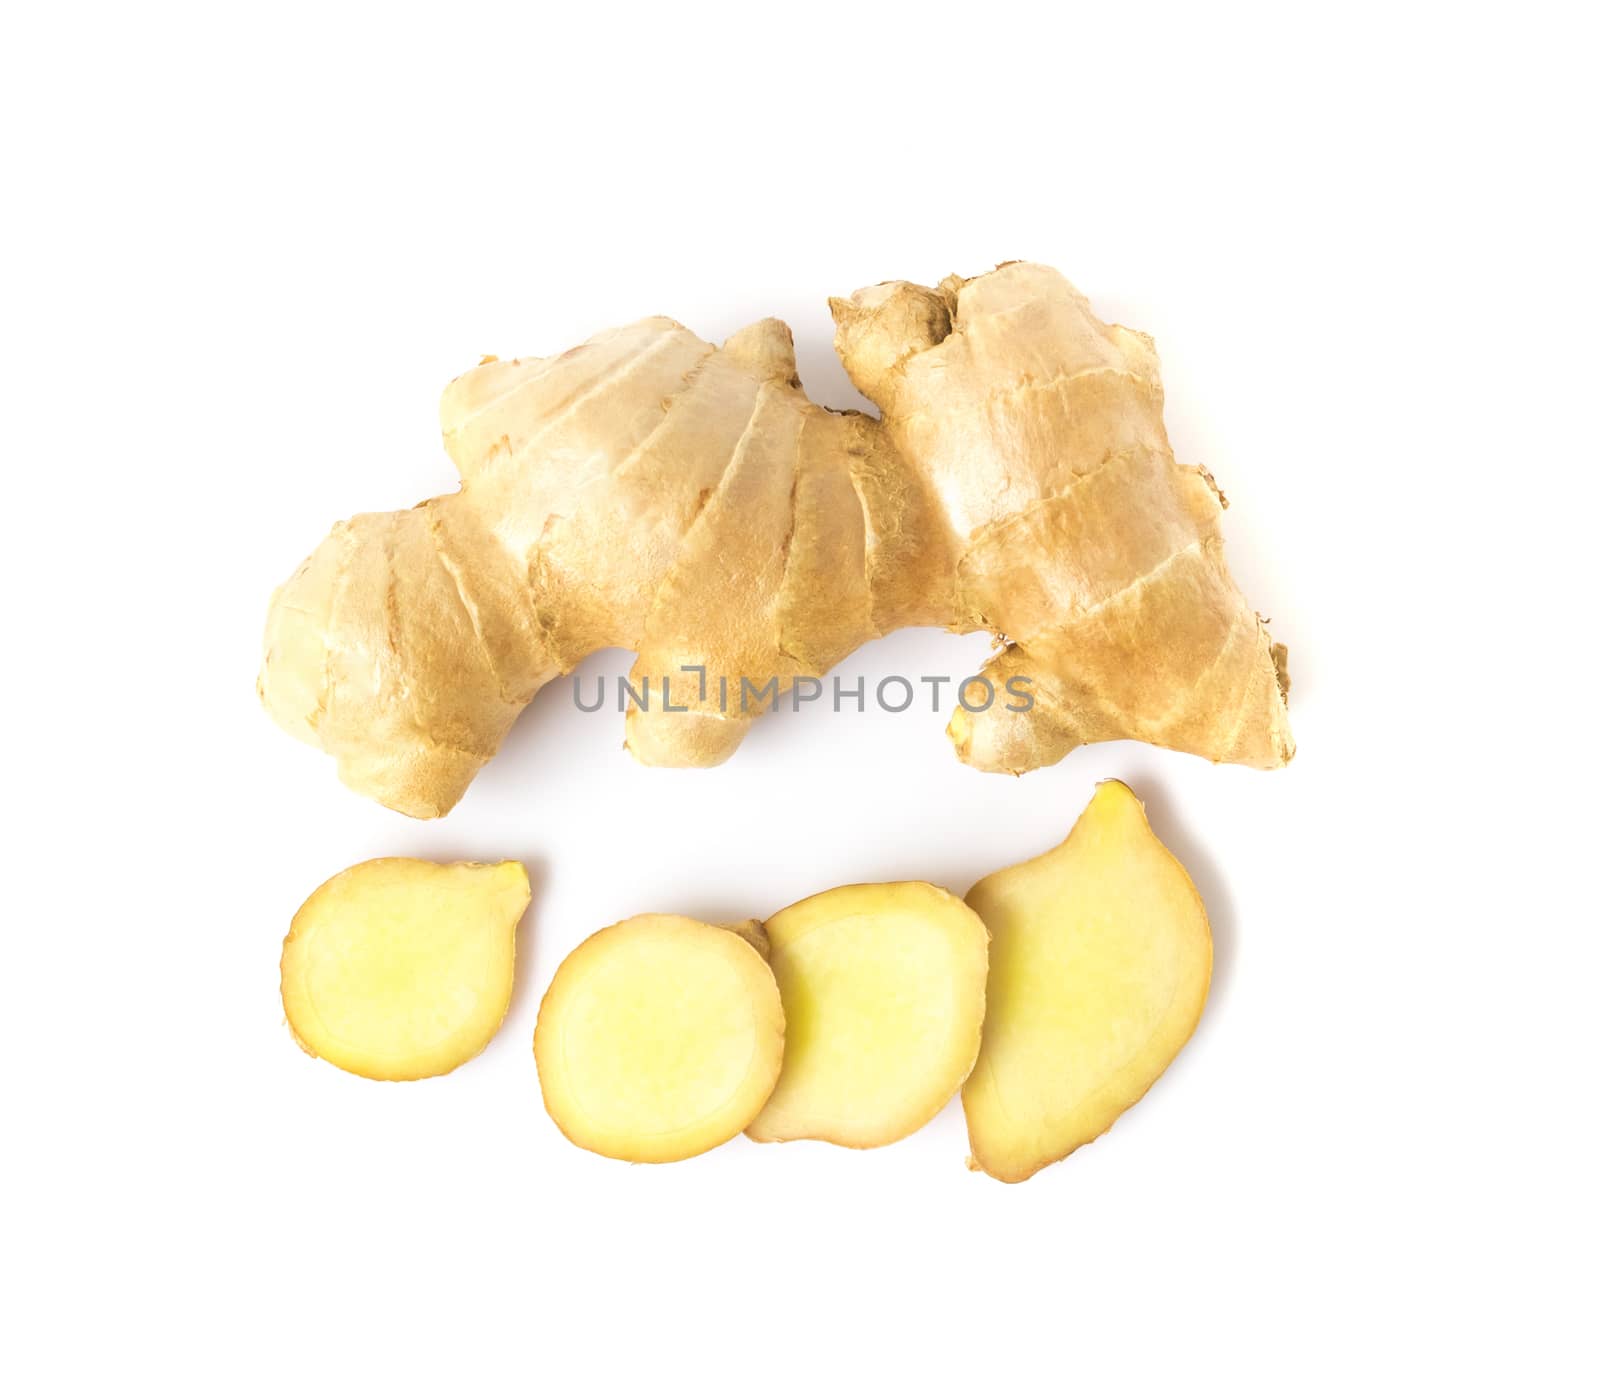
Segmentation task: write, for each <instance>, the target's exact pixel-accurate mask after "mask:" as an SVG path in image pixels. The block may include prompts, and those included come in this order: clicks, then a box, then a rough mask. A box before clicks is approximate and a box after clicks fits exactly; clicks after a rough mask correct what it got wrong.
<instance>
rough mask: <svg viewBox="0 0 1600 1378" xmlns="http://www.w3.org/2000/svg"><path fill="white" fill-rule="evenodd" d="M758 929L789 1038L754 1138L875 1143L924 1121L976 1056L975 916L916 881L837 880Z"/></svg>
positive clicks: (980, 957) (981, 952)
mask: <svg viewBox="0 0 1600 1378" xmlns="http://www.w3.org/2000/svg"><path fill="white" fill-rule="evenodd" d="M766 934H767V939H768V941H769V943H770V944H771V954H770V961H771V963H772V970H773V974H774V975H775V976H776V977H777V980H778V988H779V990H780V991H781V992H782V994H783V1009H784V1016H785V1019H786V1021H787V1033H786V1038H785V1048H784V1060H783V1074H782V1076H780V1077H779V1078H778V1084H777V1087H776V1088H775V1089H774V1090H773V1093H772V1097H771V1099H770V1100H768V1101H767V1104H766V1106H765V1108H764V1109H763V1110H762V1111H761V1113H760V1114H759V1115H757V1116H756V1118H755V1120H754V1122H753V1123H752V1124H751V1125H750V1128H749V1129H748V1130H747V1131H746V1132H747V1133H748V1134H749V1135H750V1137H751V1138H752V1139H758V1140H762V1141H769V1142H771V1141H783V1140H788V1139H823V1140H826V1141H827V1142H829V1143H835V1144H843V1145H845V1146H846V1147H849V1148H874V1147H877V1146H878V1145H880V1144H887V1143H893V1142H894V1141H895V1140H896V1139H901V1138H904V1137H905V1136H906V1135H907V1134H910V1133H912V1132H913V1131H915V1130H917V1129H920V1128H921V1127H922V1126H923V1125H924V1124H926V1123H927V1122H928V1121H929V1120H930V1119H932V1118H933V1116H934V1115H936V1114H937V1113H938V1112H939V1110H940V1108H941V1107H942V1106H944V1105H945V1104H946V1103H947V1102H948V1101H949V1099H950V1097H951V1096H953V1095H954V1094H955V1093H956V1091H957V1090H958V1089H959V1087H960V1085H961V1083H962V1081H963V1079H964V1078H965V1077H966V1075H967V1073H968V1072H969V1071H970V1070H971V1068H972V1063H973V1059H974V1058H975V1057H976V1056H977V1054H978V1040H979V1037H980V1035H981V1032H982V1028H983V1005H984V979H985V974H986V971H987V948H988V941H989V940H988V934H987V932H986V931H985V930H984V927H983V924H982V922H981V921H980V920H979V919H978V916H977V915H976V914H974V913H973V912H972V910H970V909H969V908H968V907H967V906H966V905H965V904H963V903H962V902H961V901H960V900H959V899H957V898H956V897H955V896H954V895H952V894H951V893H950V892H949V891H948V890H941V889H939V888H938V887H937V886H934V885H927V884H924V883H922V882H920V881H909V882H903V883H896V884H884V885H846V886H842V887H840V888H839V889H836V890H829V891H827V892H825V893H823V894H820V895H813V896H812V897H811V898H810V899H806V900H801V901H800V903H798V904H795V905H791V906H790V907H789V908H787V909H784V910H782V911H781V912H779V913H777V914H775V915H773V917H772V918H770V919H768V920H767V922H766Z"/></svg>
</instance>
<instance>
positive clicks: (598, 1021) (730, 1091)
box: [533, 914, 784, 1163]
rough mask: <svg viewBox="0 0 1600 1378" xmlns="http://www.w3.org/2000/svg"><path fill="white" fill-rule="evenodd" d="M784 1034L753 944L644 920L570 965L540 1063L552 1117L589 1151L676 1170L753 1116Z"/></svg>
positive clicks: (537, 1048)
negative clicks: (674, 1166)
mask: <svg viewBox="0 0 1600 1378" xmlns="http://www.w3.org/2000/svg"><path fill="white" fill-rule="evenodd" d="M783 1031H784V1019H783V1003H782V1001H781V999H780V998H779V995H778V986H777V982H776V981H774V980H773V976H772V971H771V969H770V968H769V967H768V966H767V963H766V961H765V959H764V957H763V956H762V954H761V952H760V950H759V943H758V940H757V939H756V937H755V935H754V934H753V933H741V932H738V931H734V930H730V929H723V928H716V927H714V926H712V925H711V924H706V923H698V922H696V921H695V920H694V919H687V918H684V917H682V916H681V915H678V914H640V915H638V916H636V917H634V918H631V919H625V920H624V921H623V922H621V923H618V924H613V925H612V926H611V927H610V928H604V929H601V930H600V932H598V933H596V934H594V936H593V937H591V938H589V939H588V940H587V941H585V942H583V943H582V944H580V945H579V946H578V947H577V948H575V949H574V950H573V951H572V952H571V953H569V954H568V955H567V958H566V960H565V961H563V962H562V963H561V965H560V967H559V968H558V969H557V970H556V974H555V978H554V979H553V980H552V981H551V983H550V989H549V990H548V991H547V992H546V993H545V997H544V1000H543V1002H542V1003H541V1004H540V1006H539V1022H538V1025H537V1026H536V1028H535V1030H534V1036H533V1053H534V1058H535V1061H536V1062H537V1064H538V1068H539V1086H540V1089H541V1091H542V1092H543V1095H544V1103H545V1108H546V1109H547V1110H548V1111H549V1112H550V1118H551V1119H553V1120H554V1121H555V1122H556V1126H557V1127H558V1128H559V1129H560V1130H561V1132H562V1133H563V1134H565V1135H566V1136H567V1138H568V1139H570V1140H571V1141H572V1142H573V1143H575V1144H577V1145H578V1147H580V1148H587V1149H589V1150H590V1151H592V1152H594V1153H599V1154H603V1155H604V1156H605V1157H607V1158H621V1159H624V1160H626V1161H628V1162H633V1163H671V1162H677V1161H678V1160H680V1159H683V1158H692V1157H694V1156H695V1155H696V1154H699V1153H704V1152H706V1151H707V1150H708V1149H712V1148H715V1147H716V1146H717V1145H718V1144H720V1143H725V1142H726V1141H727V1140H729V1139H731V1138H733V1137H734V1136H735V1135H736V1134H738V1133H739V1131H740V1130H742V1129H743V1128H744V1127H745V1126H746V1125H748V1124H749V1123H750V1121H751V1120H752V1119H754V1118H755V1115H756V1112H757V1111H759V1110H760V1109H761V1107H762V1106H763V1105H764V1104H766V1100H767V1097H768V1096H769V1095H771V1093H772V1088H773V1085H774V1084H775V1083H776V1082H777V1079H778V1071H779V1068H780V1067H781V1066H782V1064H783V1036H784V1033H783Z"/></svg>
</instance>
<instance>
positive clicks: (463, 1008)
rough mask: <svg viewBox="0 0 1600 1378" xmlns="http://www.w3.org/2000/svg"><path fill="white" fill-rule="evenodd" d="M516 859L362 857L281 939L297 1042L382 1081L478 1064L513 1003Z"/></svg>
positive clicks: (521, 879) (520, 903) (520, 879)
mask: <svg viewBox="0 0 1600 1378" xmlns="http://www.w3.org/2000/svg"><path fill="white" fill-rule="evenodd" d="M529 893H530V892H529V888H528V873H527V871H526V870H525V869H524V867H523V866H522V864H521V863H520V862H517V861H502V862H499V863H497V864H494V865H477V864H474V863H471V862H457V863H455V864H452V865H443V866H442V865H438V864H436V863H434V862H431V861H415V860H412V859H410V858H407V857H385V858H382V859H381V860H377V861H365V862H362V863H361V864H360V865H359V866H352V867H350V869H349V870H347V871H341V872H340V873H339V874H338V875H336V876H334V877H333V879H332V880H329V881H327V882H326V883H325V884H323V885H322V886H321V887H319V888H318V890H317V891H316V893H315V894H313V895H312V896H311V898H310V899H308V900H307V901H306V902H305V903H304V904H303V905H301V906H300V911H299V913H297V914H296V915H295V916H294V922H293V923H292V924H291V925H290V927H289V935H288V937H286V938H285V939H284V942H283V962H282V967H281V971H282V977H283V1011H284V1014H285V1015H286V1016H287V1017H288V1020H289V1028H290V1031H291V1032H292V1033H293V1034H294V1036H295V1039H296V1041H297V1042H298V1043H299V1044H300V1046H301V1047H302V1048H304V1049H305V1050H306V1052H308V1053H310V1054H311V1055H312V1056H313V1057H320V1058H324V1059H326V1060H327V1061H328V1062H331V1063H333V1065H334V1066H336V1067H342V1068H343V1069H344V1070H345V1071H347V1072H354V1073H355V1074H356V1075H357V1076H363V1077H370V1078H372V1079H373V1080H376V1081H415V1080H418V1079H420V1078H422V1077H436V1076H440V1075H442V1074H443V1073H445V1072H449V1071H451V1070H453V1069H454V1068H456V1067H459V1066H460V1065H461V1064H462V1063H463V1062H466V1061H468V1060H470V1059H471V1058H474V1057H476V1056H477V1055H478V1054H479V1053H481V1052H482V1051H483V1050H484V1048H485V1047H486V1046H487V1045H488V1042H489V1040H490V1039H491V1038H492V1037H493V1036H494V1033H495V1030H496V1029H498V1028H499V1027H500V1024H501V1021H502V1020H504V1018H505V1015H506V1009H507V1007H508V1006H509V1005H510V1003H511V981H512V972H513V969H514V965H515V956H516V930H517V923H518V921H519V920H520V919H521V918H522V915H523V912H524V911H525V910H526V909H527V907H528V898H529Z"/></svg>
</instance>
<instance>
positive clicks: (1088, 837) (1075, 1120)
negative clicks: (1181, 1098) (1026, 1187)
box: [961, 780, 1211, 1182]
mask: <svg viewBox="0 0 1600 1378" xmlns="http://www.w3.org/2000/svg"><path fill="white" fill-rule="evenodd" d="M967 902H968V903H969V904H970V905H971V906H972V907H973V908H974V909H976V910H977V911H978V913H979V914H980V915H981V916H982V918H983V921H984V923H985V924H986V925H987V926H988V929H989V933H990V935H991V942H990V950H989V989H988V1013H987V1015H986V1016H985V1020H984V1029H983V1046H982V1049H981V1051H980V1052H979V1054H978V1061H977V1065H976V1066H975V1067H974V1068H973V1071H972V1076H971V1077H970V1079H969V1080H968V1081H967V1084H966V1086H965V1087H964V1088H963V1090H962V1093H961V1100H962V1105H963V1107H964V1108H965V1111H966V1117H967V1133H968V1138H969V1140H970V1142H971V1145H972V1163H971V1165H972V1166H973V1167H976V1168H981V1169H982V1170H983V1171H984V1172H987V1173H988V1174H989V1175H990V1176H991V1177H997V1178H999V1179H1000V1180H1001V1181H1003V1182H1021V1181H1024V1180H1025V1179H1027V1178H1028V1177H1031V1176H1032V1175H1033V1174H1034V1173H1035V1172H1037V1171H1038V1170H1039V1169H1040V1168H1042V1167H1046V1166H1048V1165H1049V1164H1051V1163H1054V1162H1056V1161H1058V1160H1059V1159H1061V1158H1064V1157H1066V1156H1067V1155H1068V1154H1069V1153H1071V1152H1072V1151H1073V1150H1074V1149H1076V1148H1079V1147H1081V1146H1082V1145H1084V1144H1086V1143H1088V1142H1089V1141H1090V1140H1091V1139H1094V1138H1097V1137H1098V1136H1099V1135H1101V1134H1103V1133H1104V1132H1105V1131H1106V1130H1107V1129H1109V1128H1110V1127H1111V1125H1112V1123H1113V1121H1115V1120H1116V1118H1117V1116H1118V1115H1120V1114H1121V1113H1122V1112H1123V1111H1124V1110H1126V1109H1127V1108H1128V1107H1129V1106H1130V1105H1132V1104H1133V1103H1134V1102H1135V1101H1137V1100H1138V1099H1139V1098H1140V1097H1141V1096H1142V1095H1144V1093H1145V1092H1146V1091H1148V1090H1149V1089H1150V1087H1151V1085H1152V1084H1153V1083H1154V1082H1155V1080H1156V1078H1157V1077H1159V1076H1160V1075H1161V1073H1162V1072H1163V1071H1165V1070H1166V1067H1167V1064H1168V1063H1170V1062H1171V1061H1172V1059H1173V1058H1174V1057H1175V1056H1176V1055H1177V1053H1178V1050H1179V1049H1180V1048H1182V1047H1183V1045H1184V1044H1185V1043H1186V1042H1187V1041H1188V1039H1189V1035H1190V1034H1191V1033H1193V1032H1194V1027H1195V1024H1196V1023H1197V1022H1198V1020H1199V1018H1200V1011H1201V1010H1202V1009H1203V1008H1204V1006H1205V1001H1206V991H1207V989H1208V987H1209V986H1210V982H1211V929H1210V927H1209V925H1208V924H1207V922H1206V911H1205V906H1204V904H1203V903H1202V902H1201V899H1200V895H1199V893H1198V892H1197V891H1196V890H1195V888H1194V884H1193V883H1192V882H1191V881H1190V879H1189V875H1188V873H1187V872H1186V871H1185V870H1184V869H1183V867H1182V865H1180V864H1179V862H1178V861H1177V859H1176V858H1175V857H1174V856H1173V855H1172V853H1170V852H1169V851H1168V850H1167V849H1166V848H1165V847H1164V846H1162V844H1161V842H1160V840H1159V839H1158V838H1157V837H1156V835H1155V834H1154V833H1153V832H1152V831H1151V830H1150V825H1149V823H1148V822H1147V821H1146V819H1145V814H1144V805H1143V804H1141V803H1140V802H1139V800H1138V798H1137V797H1136V796H1135V795H1134V793H1133V791H1132V790H1130V789H1129V788H1128V787H1127V786H1126V785H1124V784H1122V783H1121V782H1120V781H1117V780H1107V781H1104V782H1103V783H1102V784H1101V785H1100V786H1099V787H1098V788H1097V789H1096V791H1095V795H1094V798H1093V800H1091V801H1090V804H1089V807H1088V808H1087V809H1085V810H1084V812H1083V816H1082V817H1081V818H1079V820H1078V822H1077V824H1076V825H1075V826H1074V828H1073V829H1072V832H1071V834H1070V835H1069V836H1068V838H1067V840H1066V841H1065V842H1063V843H1062V844H1061V845H1060V846H1059V847H1056V848H1055V849H1054V850H1052V851H1049V852H1046V853H1045V854H1044V855H1043V856H1040V857H1036V858H1034V859H1033V860H1032V861H1025V862H1022V863H1021V864H1020V865H1017V866H1010V867H1007V868H1006V869H1005V870H1003V871H997V872H995V874H993V875H991V876H988V877H986V878H985V879H983V880H980V881H979V882H978V883H977V884H976V885H975V886H973V888H972V890H971V892H970V893H969V894H968V895H967Z"/></svg>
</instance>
